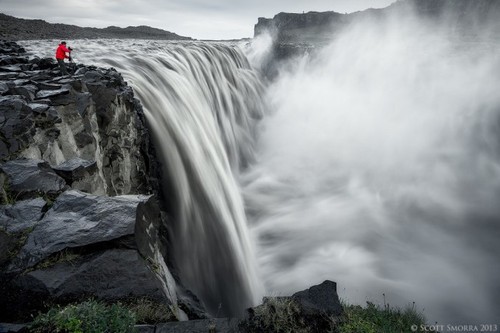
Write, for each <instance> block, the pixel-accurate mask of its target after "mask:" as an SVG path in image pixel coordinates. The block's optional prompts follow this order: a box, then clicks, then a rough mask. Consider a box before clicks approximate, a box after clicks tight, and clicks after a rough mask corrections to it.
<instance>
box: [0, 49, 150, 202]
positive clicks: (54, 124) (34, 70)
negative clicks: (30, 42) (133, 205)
mask: <svg viewBox="0 0 500 333" xmlns="http://www.w3.org/2000/svg"><path fill="white" fill-rule="evenodd" d="M2 48H3V50H4V51H5V50H9V49H12V48H13V46H12V44H8V43H3V44H2V45H0V49H2ZM14 48H15V46H14ZM12 50H13V52H11V53H10V54H9V53H5V52H4V54H3V55H1V56H0V61H1V60H5V61H7V62H9V63H12V64H11V65H4V66H0V87H4V89H3V90H2V93H1V96H0V161H7V160H12V159H16V158H17V159H19V158H29V159H39V160H44V161H46V162H48V163H49V164H50V165H52V166H59V165H62V166H63V167H66V166H65V165H67V164H68V163H73V162H70V161H74V160H75V159H77V158H79V159H81V160H86V161H88V162H89V163H91V164H95V167H93V168H92V170H87V171H88V172H87V174H85V175H86V176H87V177H86V181H82V178H78V177H76V178H75V177H73V179H72V181H70V183H71V186H72V187H73V188H75V189H80V190H84V191H87V192H90V193H95V194H107V195H119V194H127V193H150V192H151V191H153V188H154V189H157V182H156V181H155V179H153V178H154V177H155V176H154V175H155V171H154V168H155V167H156V162H155V159H154V157H153V154H152V152H151V149H152V148H151V145H150V143H149V136H148V135H146V133H147V129H146V127H145V121H144V115H143V112H142V108H141V106H140V104H139V103H138V101H137V100H136V99H135V98H134V96H133V92H132V89H131V88H130V87H129V86H127V84H126V83H125V82H124V80H123V78H122V77H121V75H120V74H119V73H117V72H116V71H115V70H114V69H100V68H95V67H85V66H83V65H79V66H78V68H75V70H76V72H75V74H74V75H73V76H72V77H62V76H60V75H59V70H58V69H57V66H56V65H55V64H54V62H52V64H51V65H50V66H49V69H45V70H44V69H40V66H42V67H47V63H48V62H49V61H47V60H42V59H38V58H34V59H28V58H27V57H26V58H23V57H21V56H20V55H21V54H22V53H16V52H14V51H16V50H14V49H12ZM22 51H24V50H22ZM6 59H7V60H6ZM12 59H25V60H26V64H25V63H13V61H14V60H12ZM73 176H82V177H83V176H84V175H83V174H80V175H73ZM83 178H85V177H83Z"/></svg>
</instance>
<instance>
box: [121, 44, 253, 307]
mask: <svg viewBox="0 0 500 333" xmlns="http://www.w3.org/2000/svg"><path fill="white" fill-rule="evenodd" d="M148 52H149V53H150V54H151V53H154V55H153V56H148V57H140V56H135V57H132V58H131V59H129V61H130V64H129V66H131V67H133V68H134V73H129V74H130V76H131V77H132V81H133V84H134V87H135V91H136V93H137V96H138V97H139V99H140V100H141V101H142V103H143V105H144V108H145V111H146V117H147V119H148V123H149V125H150V127H151V129H152V132H153V137H154V142H155V146H156V148H157V151H158V152H159V155H160V156H161V159H162V163H163V166H164V172H165V174H164V179H165V181H166V184H165V187H166V188H167V189H168V190H167V191H166V196H167V197H168V200H169V201H170V202H171V203H172V213H173V221H172V222H173V223H172V224H171V225H170V226H169V238H170V240H171V242H170V243H171V251H172V255H173V256H172V258H173V262H174V266H175V267H176V269H177V272H178V275H179V278H180V280H181V281H182V283H183V284H184V285H186V286H187V287H188V288H190V289H192V290H193V291H194V292H195V294H197V295H198V296H199V297H201V299H202V300H203V301H204V302H205V304H206V306H207V307H208V309H209V310H210V311H211V312H213V313H216V312H217V311H220V312H219V313H220V314H226V315H236V314H238V313H239V312H240V311H241V310H243V309H244V308H245V307H248V306H250V305H252V304H253V303H254V302H255V300H256V299H255V296H256V295H257V294H258V292H257V291H258V283H257V277H256V272H255V267H254V259H253V258H252V249H251V242H250V239H249V234H248V230H247V227H246V218H245V214H244V209H243V203H242V199H241V195H240V189H239V187H238V185H237V182H236V181H235V175H237V174H238V172H239V170H240V168H242V167H244V166H245V165H246V164H247V163H248V162H249V161H250V160H251V159H252V157H253V149H252V142H253V131H254V127H255V123H256V121H257V120H258V119H259V118H261V112H262V110H263V105H262V102H261V98H260V96H261V95H262V86H261V84H260V83H259V78H258V77H257V76H256V75H255V73H254V72H253V71H252V70H251V69H250V66H249V64H248V62H247V61H246V59H245V57H244V56H243V55H242V53H241V52H239V51H237V49H235V48H232V47H229V46H225V45H220V44H214V45H209V44H188V45H185V44H183V45H179V44H173V45H168V46H166V47H158V48H157V49H153V50H151V49H149V50H148ZM219 308H220V310H218V309H219Z"/></svg>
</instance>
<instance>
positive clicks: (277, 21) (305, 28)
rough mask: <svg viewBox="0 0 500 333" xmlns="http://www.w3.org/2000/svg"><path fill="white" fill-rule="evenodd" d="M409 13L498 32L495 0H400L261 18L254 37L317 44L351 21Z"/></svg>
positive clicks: (456, 27)
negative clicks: (265, 34) (267, 34)
mask: <svg viewBox="0 0 500 333" xmlns="http://www.w3.org/2000/svg"><path fill="white" fill-rule="evenodd" d="M410 13H411V14H413V15H416V16H417V17H420V18H421V19H426V20H427V21H426V23H430V24H435V25H436V26H440V27H443V26H444V27H447V28H449V29H450V31H453V32H454V33H457V34H462V33H474V32H477V31H475V30H476V29H483V28H486V27H487V28H489V30H491V34H492V35H493V34H496V33H497V32H499V31H500V19H499V17H500V2H498V1H496V0H399V1H397V2H395V3H394V4H392V5H391V6H389V7H387V8H382V9H367V10H365V11H361V12H355V13H351V14H341V13H336V12H333V11H332V12H308V13H303V14H296V13H279V14H277V15H275V16H274V17H273V18H272V19H268V18H263V17H260V18H259V19H258V22H257V24H256V25H255V27H254V36H258V35H260V34H262V33H263V32H265V31H269V32H270V33H271V34H273V35H274V36H275V38H276V40H277V41H279V42H285V43H286V42H295V43H297V42H298V43H300V42H309V43H315V42H316V43H318V42H319V43H320V42H325V41H329V40H331V39H332V38H334V37H335V35H336V34H337V33H338V32H339V31H341V30H342V29H344V28H346V27H348V26H349V25H351V24H355V23H360V22H363V21H367V20H385V19H387V18H389V17H391V16H393V15H394V16H395V17H398V16H399V17H400V18H404V17H407V16H406V15H407V14H410Z"/></svg>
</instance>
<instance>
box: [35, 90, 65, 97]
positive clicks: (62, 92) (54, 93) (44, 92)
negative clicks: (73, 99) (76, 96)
mask: <svg viewBox="0 0 500 333" xmlns="http://www.w3.org/2000/svg"><path fill="white" fill-rule="evenodd" d="M66 94H69V89H66V88H62V89H57V90H40V91H39V92H37V93H36V98H37V99H42V98H49V97H54V96H59V95H66Z"/></svg>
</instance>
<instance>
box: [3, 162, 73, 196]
mask: <svg viewBox="0 0 500 333" xmlns="http://www.w3.org/2000/svg"><path fill="white" fill-rule="evenodd" d="M0 170H1V172H2V173H3V174H5V175H6V176H7V180H6V182H7V184H8V188H9V191H10V194H11V196H12V197H13V198H15V199H22V198H33V197H37V196H40V195H48V196H56V195H57V194H59V193H61V192H62V191H63V190H64V189H65V188H66V182H65V181H64V179H62V178H61V177H59V176H58V175H57V174H56V173H55V172H54V170H52V168H51V167H50V165H49V164H48V163H47V162H45V161H43V160H33V159H21V160H12V161H8V162H5V163H3V164H1V165H0Z"/></svg>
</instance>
